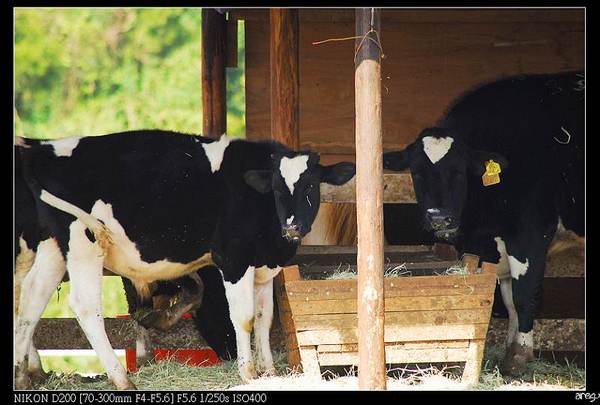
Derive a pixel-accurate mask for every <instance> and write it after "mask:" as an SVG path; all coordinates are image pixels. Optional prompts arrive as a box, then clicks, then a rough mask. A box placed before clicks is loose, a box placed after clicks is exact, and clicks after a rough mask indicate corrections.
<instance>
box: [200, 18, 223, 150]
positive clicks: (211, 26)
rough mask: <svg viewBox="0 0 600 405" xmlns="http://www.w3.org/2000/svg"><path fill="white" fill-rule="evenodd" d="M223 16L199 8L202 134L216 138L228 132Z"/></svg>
mask: <svg viewBox="0 0 600 405" xmlns="http://www.w3.org/2000/svg"><path fill="white" fill-rule="evenodd" d="M226 40H227V23H226V21H225V15H224V14H220V13H219V12H217V11H216V10H214V9H210V8H203V9H202V41H201V43H202V50H201V52H202V135H204V136H210V137H211V138H219V137H220V136H221V135H222V134H224V133H225V132H226V131H227V93H226V87H225V84H226V80H225V58H226V53H227V45H226Z"/></svg>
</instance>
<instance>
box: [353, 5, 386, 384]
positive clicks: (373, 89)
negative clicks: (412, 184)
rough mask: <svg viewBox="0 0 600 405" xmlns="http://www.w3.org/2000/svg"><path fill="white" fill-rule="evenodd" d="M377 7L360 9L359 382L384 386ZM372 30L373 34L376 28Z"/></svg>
mask: <svg viewBox="0 0 600 405" xmlns="http://www.w3.org/2000/svg"><path fill="white" fill-rule="evenodd" d="M379 25H380V24H379V10H376V9H372V8H366V9H364V8H363V9H357V10H356V36H358V37H360V38H359V39H357V40H356V45H355V46H356V49H358V47H359V46H360V49H359V51H358V54H357V55H356V65H355V72H354V83H355V84H354V85H355V96H354V97H355V104H356V212H357V222H358V256H357V264H358V354H359V365H358V384H359V388H360V389H380V390H381V389H386V371H385V346H384V335H383V334H384V327H383V325H384V295H383V260H384V259H383V163H382V153H383V146H382V132H381V65H380V59H381V54H380V51H379V47H378V46H377V45H376V44H375V43H374V42H373V41H371V40H368V39H366V40H364V41H362V40H361V38H362V37H363V36H364V35H365V34H366V33H367V32H368V31H369V30H370V29H371V27H372V28H373V29H375V30H377V31H378V32H379ZM369 36H370V37H371V38H373V39H374V40H377V37H376V36H375V35H374V33H370V34H369Z"/></svg>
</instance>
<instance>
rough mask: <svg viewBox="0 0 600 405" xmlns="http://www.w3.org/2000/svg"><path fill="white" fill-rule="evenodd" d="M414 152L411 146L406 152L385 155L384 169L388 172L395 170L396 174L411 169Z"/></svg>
mask: <svg viewBox="0 0 600 405" xmlns="http://www.w3.org/2000/svg"><path fill="white" fill-rule="evenodd" d="M412 151H413V147H412V144H411V145H409V146H407V147H406V149H404V150H401V151H397V152H386V153H384V154H383V168H384V169H387V170H393V171H395V172H401V171H403V170H406V169H408V168H409V167H410V161H411V156H412Z"/></svg>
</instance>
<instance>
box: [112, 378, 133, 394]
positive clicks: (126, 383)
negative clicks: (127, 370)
mask: <svg viewBox="0 0 600 405" xmlns="http://www.w3.org/2000/svg"><path fill="white" fill-rule="evenodd" d="M113 383H114V384H115V385H116V386H117V389H118V390H120V391H133V390H137V387H136V386H135V384H134V383H133V382H131V380H130V379H129V378H127V379H125V380H123V381H121V382H120V383H119V384H117V383H116V382H115V381H113Z"/></svg>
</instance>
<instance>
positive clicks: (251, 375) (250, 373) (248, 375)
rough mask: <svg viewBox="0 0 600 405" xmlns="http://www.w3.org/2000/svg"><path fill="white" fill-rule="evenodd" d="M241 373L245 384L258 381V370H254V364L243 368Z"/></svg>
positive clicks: (240, 370)
mask: <svg viewBox="0 0 600 405" xmlns="http://www.w3.org/2000/svg"><path fill="white" fill-rule="evenodd" d="M239 372H240V378H241V380H242V383H244V384H248V383H249V382H250V381H252V380H254V379H256V377H257V376H258V375H257V374H256V368H254V364H252V363H251V364H247V365H245V366H241V367H240V368H239Z"/></svg>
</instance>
